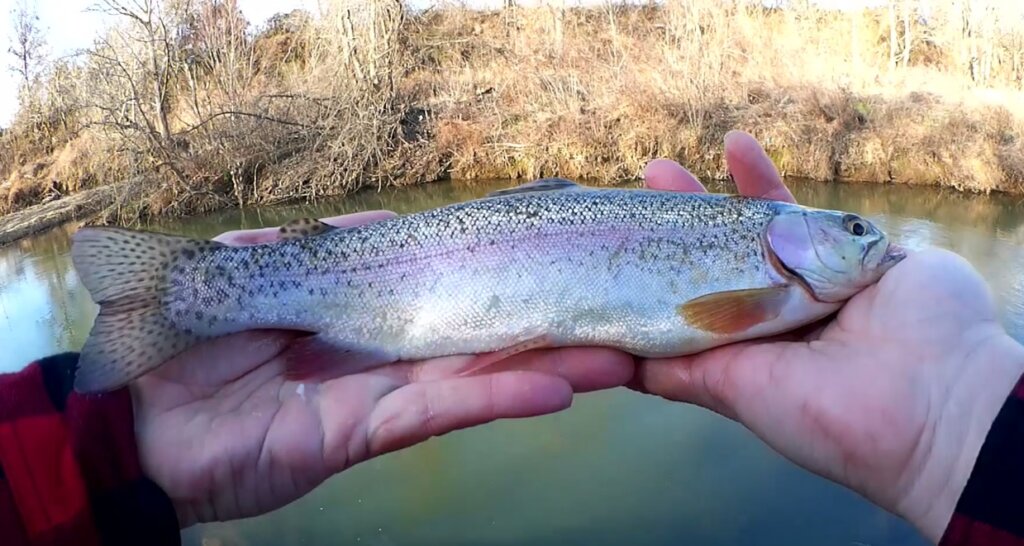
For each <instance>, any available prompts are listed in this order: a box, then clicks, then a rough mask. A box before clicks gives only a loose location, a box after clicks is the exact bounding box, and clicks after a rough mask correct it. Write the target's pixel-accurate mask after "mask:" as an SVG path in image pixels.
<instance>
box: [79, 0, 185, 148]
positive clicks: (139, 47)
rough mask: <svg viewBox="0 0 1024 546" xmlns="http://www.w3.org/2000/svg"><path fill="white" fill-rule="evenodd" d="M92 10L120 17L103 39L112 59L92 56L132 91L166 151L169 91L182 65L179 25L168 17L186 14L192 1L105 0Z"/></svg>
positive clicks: (148, 124) (155, 136)
mask: <svg viewBox="0 0 1024 546" xmlns="http://www.w3.org/2000/svg"><path fill="white" fill-rule="evenodd" d="M93 9H94V10H97V11H100V12H103V13H105V14H107V15H111V16H114V17H117V18H118V19H119V20H120V22H121V23H122V24H121V26H118V27H115V28H114V29H113V31H112V36H111V37H110V38H103V39H101V43H102V45H103V46H106V47H105V48H104V49H106V50H107V51H108V52H109V54H108V55H106V56H104V55H102V54H100V53H98V52H97V51H94V52H93V53H92V54H93V56H95V57H98V58H99V59H100V60H102V61H106V62H107V63H108V64H109V65H111V68H113V69H114V72H115V73H117V76H118V79H121V80H122V84H123V86H124V88H125V89H129V90H130V92H131V98H130V102H131V103H133V104H134V106H135V107H136V108H137V109H138V114H141V118H142V121H143V122H144V123H145V124H146V125H147V126H148V129H149V131H150V132H151V133H152V137H153V138H155V139H158V140H159V141H160V142H159V143H160V145H162V146H167V145H169V144H170V142H171V129H170V123H169V121H168V115H169V113H170V109H171V103H170V99H171V89H170V88H171V84H172V82H173V81H174V77H175V75H176V71H177V70H179V69H180V64H179V62H178V60H179V59H178V55H177V53H178V48H177V47H176V44H175V32H174V31H175V26H174V22H171V21H168V19H169V17H168V15H169V14H170V13H179V14H180V13H185V12H187V10H188V0H184V1H179V2H169V1H168V2H165V1H161V0H102V1H101V3H100V5H99V6H97V7H94V8H93ZM111 38H113V40H112V39H111ZM115 41H116V42H117V43H114V42H115ZM146 104H148V107H147V106H144V105H146Z"/></svg>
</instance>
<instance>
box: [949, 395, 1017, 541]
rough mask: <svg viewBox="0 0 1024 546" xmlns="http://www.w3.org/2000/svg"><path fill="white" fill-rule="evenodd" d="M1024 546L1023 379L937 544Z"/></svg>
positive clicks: (995, 424)
mask: <svg viewBox="0 0 1024 546" xmlns="http://www.w3.org/2000/svg"><path fill="white" fill-rule="evenodd" d="M975 545H978V546H980V545H985V546H1024V376H1022V377H1021V378H1020V379H1018V381H1017V384H1016V386H1015V387H1014V389H1013V392H1011V393H1010V396H1008V397H1007V399H1006V402H1005V403H1004V404H1003V407H1002V408H1001V409H1000V411H999V414H998V415H997V416H996V419H995V421H993V423H992V428H991V429H990V430H989V433H988V436H986V438H985V443H984V444H983V445H982V447H981V452H980V453H979V454H978V459H977V461H975V463H974V469H973V470H972V471H971V476H970V478H969V479H968V481H967V485H966V486H965V487H964V491H963V493H962V494H961V495H960V499H959V501H958V502H957V505H956V509H955V511H954V512H953V516H952V517H951V518H950V521H949V524H948V525H947V526H946V530H945V533H944V534H943V536H942V539H941V540H940V541H939V546H975Z"/></svg>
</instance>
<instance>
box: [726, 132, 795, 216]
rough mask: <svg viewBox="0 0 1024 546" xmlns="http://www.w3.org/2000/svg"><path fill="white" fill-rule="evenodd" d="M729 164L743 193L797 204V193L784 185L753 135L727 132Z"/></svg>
mask: <svg viewBox="0 0 1024 546" xmlns="http://www.w3.org/2000/svg"><path fill="white" fill-rule="evenodd" d="M725 162H726V164H727V165H728V169H729V173H730V174H732V177H733V180H735V182H736V188H737V191H738V192H739V193H741V194H743V195H746V196H748V197H760V198H763V199H774V200H776V201H786V202H788V203H796V199H795V198H794V197H793V194H792V193H790V191H789V189H788V188H786V186H785V184H783V183H782V178H781V177H780V176H779V171H778V170H776V168H775V165H774V164H773V163H772V160H771V158H769V157H768V155H767V154H766V153H765V151H764V148H762V147H761V144H759V143H758V142H757V140H756V139H755V138H754V137H752V136H750V135H749V134H747V133H745V132H743V131H729V132H728V133H726V135H725Z"/></svg>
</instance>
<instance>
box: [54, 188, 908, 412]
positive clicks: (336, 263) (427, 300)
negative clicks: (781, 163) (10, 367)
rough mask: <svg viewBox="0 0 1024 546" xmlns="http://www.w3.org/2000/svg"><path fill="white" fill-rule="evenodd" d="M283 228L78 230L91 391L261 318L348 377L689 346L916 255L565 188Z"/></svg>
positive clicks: (689, 203)
mask: <svg viewBox="0 0 1024 546" xmlns="http://www.w3.org/2000/svg"><path fill="white" fill-rule="evenodd" d="M854 225H857V226H860V227H859V228H858V229H862V230H863V233H862V234H860V235H856V234H854V233H852V232H851V229H852V228H851V226H854ZM296 226H298V227H296ZM285 231H287V234H286V239H285V240H283V241H280V242H276V243H272V244H264V245H255V246H246V247H232V246H227V245H222V244H219V243H216V242H213V241H195V240H190V239H186V238H180V237H175V236H171V235H164V234H153V233H146V232H138V231H131V230H123V229H117V228H88V229H83V230H80V231H79V232H78V233H76V235H75V243H74V245H73V248H72V257H73V260H74V262H75V266H76V269H77V270H78V271H79V275H80V276H81V278H82V280H83V283H84V284H85V285H86V287H87V288H88V289H89V291H90V293H91V294H92V295H93V298H94V300H95V301H96V302H97V303H98V304H99V305H100V308H101V311H100V314H99V316H98V317H97V320H96V324H95V325H94V328H93V331H92V332H91V333H90V336H89V339H88V340H87V341H86V344H85V347H83V350H82V353H81V359H80V360H81V364H80V367H79V370H80V371H79V375H78V377H77V379H76V389H79V390H81V391H84V392H90V391H98V390H108V389H111V388H116V387H117V386H120V385H122V384H124V383H125V382H127V381H130V380H131V379H134V378H135V377H138V376H139V375H142V374H144V373H146V372H147V371H149V370H151V369H153V368H155V367H157V366H159V364H161V363H162V362H163V361H165V360H167V359H168V358H170V357H171V356H174V355H175V354H178V353H180V352H181V351H183V350H184V349H186V348H187V347H189V346H191V345H193V344H195V343H198V342H201V341H203V340H206V339H211V338H214V337H217V336H220V335H225V334H229V333H233V332H237V331H241V330H249V329H257V328H275V329H295V330H303V331H308V332H314V333H316V335H314V336H312V337H311V338H306V340H304V341H303V342H302V344H303V345H304V347H303V346H300V347H299V350H298V351H297V352H296V355H298V357H297V358H295V359H294V360H293V363H294V365H295V368H296V369H295V370H293V372H292V373H291V375H290V377H295V378H300V377H304V376H306V375H308V374H309V372H311V371H312V368H316V367H317V366H321V365H322V366H327V365H330V363H327V362H318V361H317V355H324V354H328V353H327V352H326V351H324V349H328V348H329V349H331V350H332V351H333V354H337V351H346V354H345V360H346V362H345V363H344V367H345V368H346V369H347V370H350V371H355V370H359V369H366V368H371V367H374V366H380V365H385V364H387V363H390V362H394V361H397V360H416V359H423V358H429V357H435V356H443V355H450V354H481V353H494V352H496V355H497V356H506V355H508V354H511V353H513V352H517V351H519V350H523V349H524V348H529V347H532V346H568V345H589V346H594V345H598V346H610V347H616V348H619V349H622V350H625V351H628V352H631V353H633V354H636V355H638V356H647V357H661V356H673V355H681V354H688V353H693V352H697V351H700V350H704V349H707V348H710V347H714V346H718V345H722V344H725V343H730V342H733V341H738V340H743V339H750V338H753V337H760V336H765V335H771V334H774V333H778V332H782V331H786V330H789V329H792V328H795V327H798V326H800V325H803V324H806V323H809V322H812V321H813V320H816V319H818V318H821V317H823V316H825V315H827V314H829V313H831V312H832V311H834V310H835V309H836V308H838V306H839V305H840V304H841V303H842V301H844V300H845V299H846V298H848V297H850V296H852V295H853V294H854V293H856V292H857V291H859V290H861V289H863V288H864V287H865V286H868V285H870V284H871V283H873V282H876V281H877V280H878V278H879V277H880V276H881V275H882V274H883V273H884V272H885V271H887V270H888V269H889V268H891V267H892V265H894V264H895V263H896V262H898V261H899V260H900V259H902V251H901V250H899V249H898V247H896V246H894V245H890V244H889V242H888V240H887V239H886V236H885V234H883V233H882V232H881V231H879V230H878V229H877V228H875V227H874V226H873V225H871V224H870V223H869V222H867V221H866V220H864V219H862V218H859V217H857V216H856V215H851V214H848V213H845V212H841V211H822V210H816V209H811V208H807V207H803V206H799V205H795V204H790V203H784V202H779V201H771V200H761V199H753V198H746V197H738V196H729V195H716V194H702V193H679V192H662V191H655V190H646V189H643V190H640V189H593V188H584V187H582V186H577V185H575V184H572V183H564V182H555V183H552V182H539V183H534V184H532V185H527V186H526V187H521V188H515V189H512V190H507V191H504V192H498V193H497V194H496V195H494V196H492V197H488V198H484V199H478V200H474V201H469V202H465V203H458V204H454V205H449V206H445V207H441V208H437V209H432V210H427V211H423V212H419V213H415V214H410V215H407V216H402V217H398V218H394V219H390V220H385V221H381V222H376V223H372V224H367V225H363V226H357V227H353V228H345V229H339V228H330V227H328V226H325V225H323V224H319V223H318V222H315V221H312V222H305V223H301V222H300V223H299V224H295V225H291V226H289V227H286V228H285ZM304 359H305V361H304ZM302 368H306V369H302Z"/></svg>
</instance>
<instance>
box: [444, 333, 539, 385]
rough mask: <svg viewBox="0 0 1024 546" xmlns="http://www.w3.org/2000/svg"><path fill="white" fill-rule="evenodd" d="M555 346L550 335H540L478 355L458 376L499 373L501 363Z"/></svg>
mask: <svg viewBox="0 0 1024 546" xmlns="http://www.w3.org/2000/svg"><path fill="white" fill-rule="evenodd" d="M554 346H555V342H554V338H552V337H551V336H549V335H545V334H542V335H539V336H536V337H533V338H530V339H527V340H525V341H520V342H519V343H516V344H514V345H511V346H509V347H506V348H504V349H499V350H497V351H492V352H490V353H483V354H479V355H476V357H474V358H473V359H472V360H471V361H470V362H469V364H468V365H467V366H466V367H465V368H463V369H462V370H460V371H459V372H458V373H457V374H456V375H458V376H469V375H477V374H479V373H481V372H485V371H486V372H494V371H498V369H499V366H497V365H498V364H499V363H502V362H504V361H506V360H507V359H509V358H511V357H513V356H515V355H517V354H519V353H525V352H526V351H532V350H534V349H549V348H552V347H554Z"/></svg>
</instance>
